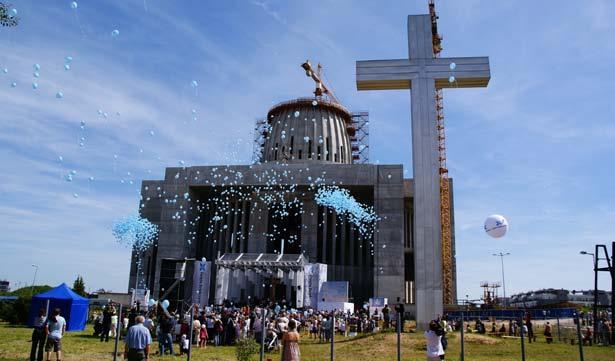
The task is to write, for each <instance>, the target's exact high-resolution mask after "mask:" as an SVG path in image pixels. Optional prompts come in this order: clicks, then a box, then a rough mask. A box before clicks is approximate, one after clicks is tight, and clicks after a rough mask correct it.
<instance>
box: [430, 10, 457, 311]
mask: <svg viewBox="0 0 615 361" xmlns="http://www.w3.org/2000/svg"><path fill="white" fill-rule="evenodd" d="M429 15H430V16H431V35H432V46H433V54H434V57H436V58H437V57H439V56H440V52H441V51H442V37H441V36H440V35H439V34H438V15H437V14H436V5H435V4H434V0H429ZM443 110H444V106H443V97H442V89H441V88H436V117H437V118H436V119H437V120H436V123H437V124H436V127H437V130H438V152H439V162H440V169H439V174H440V227H441V241H442V242H441V244H442V289H443V302H444V304H445V305H450V304H453V303H454V300H455V297H456V295H455V290H454V269H453V245H452V243H453V241H452V230H451V191H450V182H449V179H448V168H447V167H446V137H445V134H444V111H443Z"/></svg>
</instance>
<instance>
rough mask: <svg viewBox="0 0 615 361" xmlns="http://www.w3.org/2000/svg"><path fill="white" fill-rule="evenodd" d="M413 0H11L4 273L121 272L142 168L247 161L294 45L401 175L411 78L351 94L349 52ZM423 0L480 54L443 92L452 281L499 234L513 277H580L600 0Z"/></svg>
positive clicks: (592, 218) (104, 280)
mask: <svg viewBox="0 0 615 361" xmlns="http://www.w3.org/2000/svg"><path fill="white" fill-rule="evenodd" d="M426 2H427V1H423V0H421V1H407V0H405V1H350V0H335V1H334V0H329V1H310V2H306V1H262V2H261V1H250V0H229V1H216V2H210V1H181V2H169V1H162V0H143V1H141V0H130V1H105V2H102V1H94V0H81V1H78V5H79V6H78V8H77V9H76V10H73V9H71V7H70V1H64V0H63V1H42V2H41V1H38V2H35V1H17V0H15V1H13V6H14V7H15V8H16V9H17V10H18V12H19V16H20V17H21V24H20V25H19V27H17V28H2V29H0V68H6V69H8V73H6V74H4V73H2V72H0V109H1V111H0V157H1V161H2V162H1V164H2V171H1V172H0V225H1V226H0V264H1V266H0V278H6V279H9V280H11V281H12V282H13V283H15V282H21V283H22V284H23V283H30V282H32V276H33V268H32V267H31V266H30V264H32V263H36V264H38V265H39V266H40V270H39V274H38V280H37V283H39V282H40V283H48V284H57V283H60V282H72V281H73V280H74V278H75V277H76V275H77V274H81V275H82V276H83V277H84V279H85V282H86V286H87V287H89V288H91V289H92V290H93V289H97V288H101V287H102V288H106V289H113V290H124V289H125V288H126V285H127V273H128V269H129V258H130V255H129V251H128V250H127V249H125V248H122V247H121V246H120V245H118V244H117V243H116V242H115V241H114V239H113V236H112V234H111V224H112V222H113V220H115V219H117V218H119V217H123V216H125V215H128V214H130V213H131V212H134V211H136V209H137V207H138V201H139V195H138V188H139V183H140V180H142V179H157V178H161V177H162V175H163V171H164V167H165V166H177V164H178V162H179V160H184V161H185V162H186V164H188V165H213V164H229V163H232V164H237V163H246V162H248V160H249V159H250V153H251V142H250V139H251V137H252V135H251V129H252V126H253V122H254V119H255V118H258V117H262V116H263V115H264V114H266V112H267V110H268V108H269V107H270V106H271V105H272V104H273V103H277V102H279V101H282V100H287V99H290V98H293V97H297V96H306V95H309V94H310V92H311V91H312V83H311V82H310V81H308V79H307V78H306V77H305V75H304V72H303V71H302V70H301V69H300V68H299V64H301V63H302V62H303V61H304V60H305V59H307V58H309V59H311V60H312V61H313V62H317V61H320V62H322V63H323V64H324V66H325V71H326V73H325V75H326V79H327V81H328V82H329V84H330V85H331V86H332V87H333V88H334V89H335V92H336V95H337V96H338V98H339V99H341V101H342V102H343V103H344V104H345V105H346V106H348V107H349V108H351V109H353V110H369V111H370V117H371V124H370V125H371V135H370V136H371V138H370V142H371V156H370V157H371V160H372V161H374V162H376V161H378V162H379V163H381V164H389V163H393V164H398V163H403V164H404V167H405V168H407V169H408V173H407V174H406V175H407V176H408V177H410V176H411V175H412V173H411V172H412V171H411V167H410V160H411V156H412V154H411V151H410V149H411V145H410V115H409V114H410V108H409V107H410V95H409V92H408V91H387V92H361V93H359V92H357V91H356V88H355V77H354V74H355V68H354V62H355V61H356V60H368V59H392V58H405V57H407V54H408V50H407V34H406V15H408V14H419V13H424V12H426V9H427V6H426ZM437 6H438V11H439V14H440V22H439V28H440V33H442V34H443V35H444V52H443V53H442V55H443V56H480V55H487V56H489V57H490V61H491V71H492V79H491V82H490V84H489V87H488V88H486V89H450V90H445V93H444V95H445V116H446V126H447V133H446V134H447V147H448V167H449V169H450V172H451V176H452V177H453V178H454V180H455V218H456V236H457V254H458V279H459V291H458V293H459V295H460V297H463V296H464V295H465V294H469V295H470V298H475V297H478V296H479V295H480V289H479V283H480V281H483V280H487V281H498V280H500V277H501V274H500V263H499V259H497V258H495V257H492V256H491V254H492V253H494V252H498V251H508V252H511V256H508V257H507V258H506V259H505V262H506V270H507V275H506V276H507V277H506V278H507V282H506V285H507V293H508V294H511V293H514V292H518V291H524V290H531V289H537V288H543V287H556V288H569V289H582V288H583V289H587V288H590V287H591V286H592V273H591V259H590V258H589V257H587V256H580V255H579V254H578V253H579V251H580V250H591V248H593V245H594V244H596V243H606V242H609V241H610V240H611V239H615V207H614V200H615V190H614V188H613V186H612V176H613V165H614V159H615V146H614V144H615V123H613V114H614V113H615V112H614V110H615V109H614V102H613V94H615V82H614V81H613V80H614V79H615V75H614V74H615V69H614V68H613V64H615V42H613V41H612V36H611V34H612V33H613V31H614V30H615V23H613V22H612V21H611V20H612V19H613V18H614V17H615V3H613V2H610V1H607V0H588V1H583V2H561V1H540V2H535V1H529V0H527V1H506V2H500V1H498V2H494V1H486V0H485V1H479V0H466V1H463V2H460V1H450V0H442V1H438V3H437ZM114 29H117V30H119V32H120V35H119V36H118V37H116V38H113V37H112V36H111V32H112V30H114ZM66 56H72V57H73V61H72V63H71V70H69V71H66V70H64V63H65V60H64V59H65V57H66ZM34 64H40V67H41V68H40V71H39V73H40V77H39V78H37V79H36V82H37V83H38V85H39V87H38V89H37V90H33V89H32V85H31V84H32V81H33V80H34V77H33V65H34ZM192 80H197V81H198V83H199V86H198V89H197V90H196V91H195V89H193V88H192V87H191V86H190V83H191V81H192ZM12 82H16V83H17V87H15V88H12V87H11V86H10V85H11V83H12ZM58 91H61V92H62V93H63V94H64V97H63V98H62V99H57V98H56V97H55V94H56V93H57V92H58ZM192 109H195V110H197V119H196V120H192V113H191V110H192ZM99 110H101V111H102V113H103V114H105V113H106V117H105V116H104V115H100V114H99V112H98V111H99ZM80 121H85V122H86V125H85V130H81V129H80V126H79V125H80ZM150 131H153V132H154V135H153V136H151V135H150ZM82 136H83V137H84V138H85V141H84V146H83V147H80V146H79V142H80V137H82ZM60 155H61V156H62V157H63V159H64V160H63V162H59V161H58V156H60ZM114 155H117V159H115V158H114ZM71 170H75V171H76V172H77V174H76V175H75V176H74V180H73V181H72V182H67V181H65V180H64V177H65V176H66V174H68V172H70V171H71ZM129 173H130V174H129ZM89 177H94V180H93V181H90V180H89ZM122 181H123V183H122ZM131 182H132V184H131ZM75 193H76V194H77V195H78V197H74V194H75ZM493 213H500V214H503V215H505V216H506V217H507V218H508V220H509V223H510V231H509V233H508V235H507V236H506V237H504V238H503V239H497V240H495V239H490V238H489V237H488V236H486V235H485V234H484V232H483V230H482V224H483V221H484V219H485V217H486V216H488V215H489V214H493ZM601 283H602V285H603V287H604V288H606V287H607V286H608V284H607V279H606V278H602V279H601Z"/></svg>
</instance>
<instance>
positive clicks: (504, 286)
mask: <svg viewBox="0 0 615 361" xmlns="http://www.w3.org/2000/svg"><path fill="white" fill-rule="evenodd" d="M493 255H494V256H496V257H500V260H501V261H502V288H503V290H504V299H503V301H504V302H502V306H504V308H506V279H505V278H504V256H509V255H510V252H506V253H503V252H499V253H494V254H493Z"/></svg>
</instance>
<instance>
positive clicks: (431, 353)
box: [425, 321, 444, 361]
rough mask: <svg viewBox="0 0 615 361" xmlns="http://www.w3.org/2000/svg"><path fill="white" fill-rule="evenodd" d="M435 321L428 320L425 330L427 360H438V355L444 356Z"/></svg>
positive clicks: (440, 337) (440, 336) (439, 333)
mask: <svg viewBox="0 0 615 361" xmlns="http://www.w3.org/2000/svg"><path fill="white" fill-rule="evenodd" d="M439 329H440V327H439V325H438V322H437V321H431V322H429V330H427V331H425V339H426V341H427V361H440V359H441V358H440V356H444V349H443V348H442V334H441V332H438V330H439Z"/></svg>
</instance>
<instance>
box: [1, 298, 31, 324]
mask: <svg viewBox="0 0 615 361" xmlns="http://www.w3.org/2000/svg"><path fill="white" fill-rule="evenodd" d="M31 302H32V298H31V297H19V298H18V299H16V300H15V301H2V302H0V320H2V321H6V322H9V323H10V324H12V325H25V324H26V323H28V315H29V313H30V303H31Z"/></svg>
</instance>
